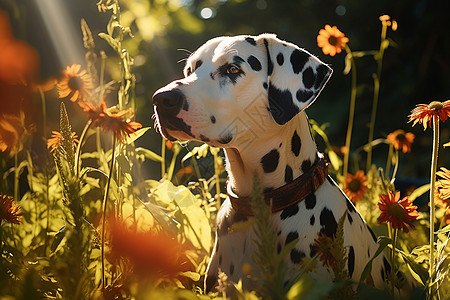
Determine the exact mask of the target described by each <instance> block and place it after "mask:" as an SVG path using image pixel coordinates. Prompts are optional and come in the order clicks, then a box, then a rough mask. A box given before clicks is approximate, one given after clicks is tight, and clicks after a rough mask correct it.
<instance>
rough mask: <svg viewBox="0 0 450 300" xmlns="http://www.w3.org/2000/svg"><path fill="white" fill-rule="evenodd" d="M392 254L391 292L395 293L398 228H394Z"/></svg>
mask: <svg viewBox="0 0 450 300" xmlns="http://www.w3.org/2000/svg"><path fill="white" fill-rule="evenodd" d="M392 236H393V238H392V256H391V292H392V295H394V292H395V247H396V245H397V229H395V228H394V233H393V234H392Z"/></svg>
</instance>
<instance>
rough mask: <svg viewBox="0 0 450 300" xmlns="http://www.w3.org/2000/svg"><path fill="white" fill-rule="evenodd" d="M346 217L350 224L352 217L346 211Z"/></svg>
mask: <svg viewBox="0 0 450 300" xmlns="http://www.w3.org/2000/svg"><path fill="white" fill-rule="evenodd" d="M347 219H348V222H349V223H350V224H352V223H353V218H352V216H351V215H350V212H348V213H347Z"/></svg>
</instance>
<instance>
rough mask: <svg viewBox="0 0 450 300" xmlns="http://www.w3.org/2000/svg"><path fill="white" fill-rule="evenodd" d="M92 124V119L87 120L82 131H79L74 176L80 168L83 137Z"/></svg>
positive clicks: (78, 172)
mask: <svg viewBox="0 0 450 300" xmlns="http://www.w3.org/2000/svg"><path fill="white" fill-rule="evenodd" d="M91 124H92V120H89V121H88V122H87V124H86V126H84V129H83V132H82V133H81V136H80V141H79V142H78V146H77V153H76V155H75V170H76V172H77V173H76V178H78V175H79V174H80V169H81V147H83V144H84V138H85V136H86V133H87V131H88V130H89V127H91Z"/></svg>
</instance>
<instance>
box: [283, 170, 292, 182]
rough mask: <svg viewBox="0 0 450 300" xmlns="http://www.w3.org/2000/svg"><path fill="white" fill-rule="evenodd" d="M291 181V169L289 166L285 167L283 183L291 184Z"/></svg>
mask: <svg viewBox="0 0 450 300" xmlns="http://www.w3.org/2000/svg"><path fill="white" fill-rule="evenodd" d="M292 180H293V175H292V168H291V167H289V166H286V169H285V170H284V181H285V182H286V183H291V182H292Z"/></svg>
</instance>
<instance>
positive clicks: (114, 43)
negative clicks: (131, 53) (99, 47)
mask: <svg viewBox="0 0 450 300" xmlns="http://www.w3.org/2000/svg"><path fill="white" fill-rule="evenodd" d="M98 36H99V37H101V38H102V39H104V40H105V41H106V42H107V43H108V44H109V45H110V46H111V47H112V48H113V49H115V50H117V49H119V43H118V42H117V41H116V40H115V39H114V38H113V37H112V36H110V35H109V34H106V33H104V32H100V33H99V34H98Z"/></svg>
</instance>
